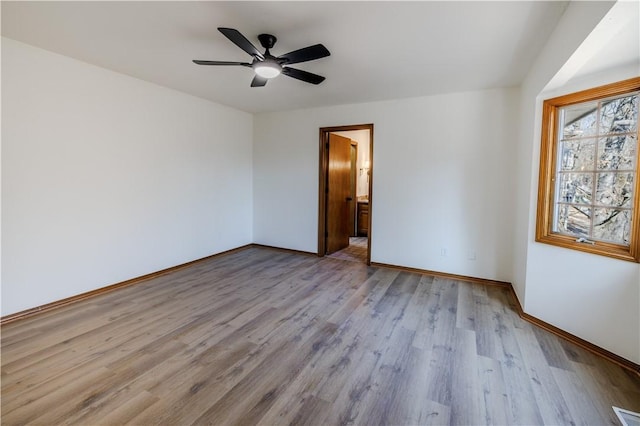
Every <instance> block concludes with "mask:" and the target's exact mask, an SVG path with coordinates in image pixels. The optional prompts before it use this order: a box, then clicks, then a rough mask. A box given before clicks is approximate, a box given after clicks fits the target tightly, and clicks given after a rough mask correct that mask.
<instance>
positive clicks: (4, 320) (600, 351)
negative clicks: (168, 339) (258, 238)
mask: <svg viewBox="0 0 640 426" xmlns="http://www.w3.org/2000/svg"><path fill="white" fill-rule="evenodd" d="M250 247H257V248H265V249H270V250H279V251H285V252H288V253H295V254H301V255H305V256H317V255H318V254H317V253H312V252H307V251H300V250H292V249H286V248H281V247H272V246H267V245H263V244H247V245H244V246H241V247H236V248H234V249H230V250H226V251H223V252H220V253H216V254H213V255H210V256H206V257H203V258H201V259H196V260H192V261H190V262H186V263H183V264H180V265H176V266H172V267H170V268H167V269H162V270H160V271H157V272H152V273H150V274H146V275H142V276H140V277H137V278H132V279H129V280H126V281H122V282H119V283H116V284H112V285H109V286H106V287H101V288H98V289H96V290H92V291H88V292H86V293H81V294H78V295H75V296H71V297H67V298H66V299H62V300H58V301H55V302H51V303H47V304H46V305H41V306H37V307H35V308H31V309H27V310H24V311H20V312H16V313H14V314H10V315H6V316H3V317H1V318H0V325H5V324H8V323H10V322H13V321H17V320H20V319H26V318H30V317H33V316H35V315H38V314H41V313H44V312H48V311H51V310H54V309H57V308H60V307H62V306H66V305H69V304H71V303H75V302H79V301H81V300H85V299H89V298H91V297H95V296H99V295H101V294H104V293H107V292H110V291H114V290H117V289H119V288H123V287H128V286H131V285H135V284H138V283H141V282H144V281H147V280H149V279H151V278H155V277H158V276H160V275H165V274H168V273H170V272H173V271H177V270H179V269H182V268H186V267H188V266H191V265H193V264H195V263H198V262H203V261H206V260H209V259H213V258H215V257H219V256H224V255H227V254H230V253H234V252H238V251H241V250H245V249H247V248H250ZM371 266H375V267H382V268H391V269H399V270H403V271H407V272H414V273H419V274H425V275H431V276H436V277H442V278H449V279H455V280H458V281H467V282H473V283H478V284H483V285H497V286H501V287H506V288H508V289H509V291H510V293H511V297H512V298H513V301H514V303H515V306H516V311H517V313H518V315H519V316H520V318H522V319H523V320H525V321H527V322H528V323H531V324H533V325H535V326H537V327H540V328H542V329H544V330H546V331H548V332H550V333H553V334H555V335H556V336H558V337H561V338H563V339H565V340H567V341H569V342H571V343H574V344H576V345H578V346H580V347H581V348H583V349H585V350H587V351H589V352H591V353H593V354H594V355H597V356H600V357H602V358H605V359H608V360H609V361H611V362H613V363H614V364H616V365H619V366H620V367H622V368H625V369H627V370H629V371H631V372H633V373H635V374H637V375H638V376H640V365H639V364H636V363H635V362H633V361H630V360H628V359H626V358H623V357H621V356H619V355H616V354H614V353H613V352H610V351H608V350H606V349H604V348H601V347H600V346H597V345H594V344H593V343H590V342H588V341H586V340H584V339H582V338H580V337H578V336H574V335H573V334H571V333H569V332H566V331H564V330H562V329H560V328H558V327H556V326H554V325H551V324H549V323H547V322H545V321H542V320H541V319H539V318H536V317H534V316H533V315H529V314H527V313H526V312H524V310H523V309H522V305H521V304H520V300H519V299H518V296H517V294H516V292H515V289H514V288H513V285H512V284H511V283H508V282H505V281H496V280H489V279H485V278H476V277H469V276H465V275H457V274H449V273H446V272H438V271H430V270H426V269H418V268H409V267H405V266H399V265H389V264H385V263H377V262H372V263H371Z"/></svg>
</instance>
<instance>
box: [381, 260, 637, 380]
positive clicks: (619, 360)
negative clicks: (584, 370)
mask: <svg viewBox="0 0 640 426" xmlns="http://www.w3.org/2000/svg"><path fill="white" fill-rule="evenodd" d="M371 266H380V267H384V268H393V269H400V270H403V271H407V272H416V273H419V274H425V275H432V276H435V277H442V278H451V279H455V280H459V281H469V282H474V283H478V284H483V285H499V286H503V287H507V288H508V289H509V291H510V292H511V297H512V298H513V301H514V303H515V306H516V312H517V313H518V316H519V317H520V318H522V319H523V320H524V321H527V322H528V323H530V324H533V325H535V326H536V327H540V328H542V329H544V330H546V331H548V332H550V333H553V334H555V335H556V336H558V337H561V338H563V339H564V340H567V341H569V342H571V343H573V344H575V345H578V346H580V347H581V348H583V349H585V350H587V351H589V352H591V353H592V354H594V355H597V356H599V357H601V358H605V359H608V360H609V361H611V362H613V363H614V364H616V365H619V366H620V367H622V368H625V369H627V370H630V371H631V372H633V373H635V374H637V375H639V376H640V364H636V363H635V362H633V361H630V360H628V359H626V358H623V357H621V356H619V355H616V354H614V353H613V352H610V351H608V350H606V349H604V348H601V347H600V346H597V345H594V344H593V343H591V342H588V341H586V340H584V339H582V338H580V337H578V336H574V335H573V334H571V333H569V332H567V331H564V330H562V329H561V328H558V327H556V326H554V325H551V324H549V323H547V322H545V321H542V320H541V319H539V318H536V317H534V316H533V315H529V314H528V313H526V312H524V310H523V309H522V305H521V304H520V299H518V295H517V294H516V291H515V289H514V288H513V285H512V284H511V283H508V282H504V281H495V280H487V279H484V278H475V277H467V276H464V275H456V274H448V273H446V272H437V271H429V270H426V269H418V268H407V267H404V266H397V265H387V264H384V263H373V262H372V263H371Z"/></svg>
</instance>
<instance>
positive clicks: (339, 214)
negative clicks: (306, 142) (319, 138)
mask: <svg viewBox="0 0 640 426" xmlns="http://www.w3.org/2000/svg"><path fill="white" fill-rule="evenodd" d="M350 178H351V139H349V138H345V137H342V136H338V135H334V134H332V133H330V134H329V176H328V179H327V228H326V229H327V254H329V253H333V252H336V251H338V250H341V249H343V248H345V247H348V246H349V233H350V231H349V202H350V201H352V200H351V198H352V197H351V183H350V180H351V179H350Z"/></svg>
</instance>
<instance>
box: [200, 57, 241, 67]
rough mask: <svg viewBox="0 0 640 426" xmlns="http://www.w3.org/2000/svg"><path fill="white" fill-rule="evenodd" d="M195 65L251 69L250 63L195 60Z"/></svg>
mask: <svg viewBox="0 0 640 426" xmlns="http://www.w3.org/2000/svg"><path fill="white" fill-rule="evenodd" d="M193 62H194V63H196V64H198V65H241V66H243V67H250V66H251V64H250V63H248V62H229V61H201V60H200V59H194V60H193Z"/></svg>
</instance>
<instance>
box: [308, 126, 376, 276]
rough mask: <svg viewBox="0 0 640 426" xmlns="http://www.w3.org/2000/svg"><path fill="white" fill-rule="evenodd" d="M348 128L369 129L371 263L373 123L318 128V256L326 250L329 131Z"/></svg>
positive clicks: (340, 130)
mask: <svg viewBox="0 0 640 426" xmlns="http://www.w3.org/2000/svg"><path fill="white" fill-rule="evenodd" d="M350 130H369V188H368V192H369V219H368V220H369V223H368V234H367V265H371V236H372V228H371V223H372V221H371V214H372V211H373V208H372V207H373V206H372V202H373V200H372V192H373V191H372V189H373V123H370V124H354V125H350V126H333V127H321V128H320V143H319V145H320V150H319V179H318V256H319V257H322V256H324V255H325V253H326V251H327V240H326V238H327V237H326V230H327V180H328V179H329V148H328V143H329V133H333V132H347V131H350Z"/></svg>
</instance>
